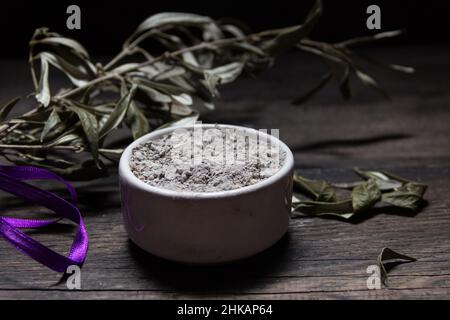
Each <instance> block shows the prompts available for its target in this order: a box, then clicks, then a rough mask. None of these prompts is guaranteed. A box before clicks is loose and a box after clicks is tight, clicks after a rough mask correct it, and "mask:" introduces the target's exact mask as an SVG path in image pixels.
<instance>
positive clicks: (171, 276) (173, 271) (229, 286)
mask: <svg viewBox="0 0 450 320" xmlns="http://www.w3.org/2000/svg"><path fill="white" fill-rule="evenodd" d="M289 242H290V239H289V233H287V234H286V235H284V236H283V238H281V239H280V240H279V241H278V242H277V243H276V244H274V245H273V246H272V247H270V248H268V249H266V250H265V251H263V252H261V253H259V254H257V255H255V256H252V257H250V258H246V259H243V260H239V261H235V262H232V263H227V264H219V265H207V266H205V265H188V264H180V263H176V262H171V261H168V260H165V259H162V258H158V257H156V256H154V255H151V254H149V253H147V252H145V251H144V250H142V249H140V248H139V247H138V246H137V245H135V244H134V243H133V242H132V241H129V248H130V252H131V255H132V256H133V258H135V260H136V261H137V266H138V267H139V269H140V271H141V272H143V273H145V274H146V276H147V277H148V278H149V279H151V280H152V281H155V282H156V283H157V284H158V285H160V286H161V289H162V290H168V291H183V292H191V293H217V292H220V293H224V294H226V293H236V292H242V291H244V292H245V291H246V290H248V289H249V288H252V287H253V286H255V285H259V286H260V285H261V284H264V282H263V281H261V278H264V277H267V276H268V275H270V274H271V275H273V274H276V273H277V272H276V271H277V268H279V266H280V264H279V262H280V261H281V260H285V258H286V255H287V248H288V247H289ZM272 281H273V280H272Z"/></svg>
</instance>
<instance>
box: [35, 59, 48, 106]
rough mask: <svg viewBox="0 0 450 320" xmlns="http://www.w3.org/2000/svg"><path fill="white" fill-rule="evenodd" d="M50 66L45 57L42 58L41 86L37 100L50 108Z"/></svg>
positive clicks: (39, 86)
mask: <svg viewBox="0 0 450 320" xmlns="http://www.w3.org/2000/svg"><path fill="white" fill-rule="evenodd" d="M48 71H49V64H48V60H47V59H46V58H45V57H41V76H40V79H39V85H38V88H37V90H36V100H37V101H38V102H40V103H42V104H43V105H44V107H48V105H49V104H50V99H51V95H50V84H49V82H48Z"/></svg>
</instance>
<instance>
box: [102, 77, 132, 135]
mask: <svg viewBox="0 0 450 320" xmlns="http://www.w3.org/2000/svg"><path fill="white" fill-rule="evenodd" d="M136 89H137V86H136V85H135V84H133V85H132V86H131V89H130V90H129V91H126V89H123V91H122V97H121V98H120V100H119V102H118V103H117V106H116V107H115V108H114V110H113V112H111V114H110V115H109V117H108V118H107V120H106V122H105V123H104V124H103V126H101V127H100V130H99V133H98V136H99V139H102V138H103V137H104V136H106V135H107V134H108V133H110V132H111V131H112V130H114V129H115V128H117V126H118V125H119V124H120V123H121V122H122V120H123V119H124V117H125V115H126V114H127V110H128V107H129V106H130V103H131V101H132V99H133V97H134V94H135V92H136Z"/></svg>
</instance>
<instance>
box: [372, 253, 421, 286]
mask: <svg viewBox="0 0 450 320" xmlns="http://www.w3.org/2000/svg"><path fill="white" fill-rule="evenodd" d="M414 261H417V259H416V258H413V257H410V256H407V255H404V254H401V253H398V252H395V251H394V250H392V249H390V248H387V247H385V248H383V249H382V250H381V252H380V254H379V255H378V258H377V264H378V267H379V268H380V277H381V281H382V282H383V284H384V285H386V281H387V278H388V271H389V270H388V269H387V268H386V267H387V265H388V264H390V263H395V264H402V263H409V262H414Z"/></svg>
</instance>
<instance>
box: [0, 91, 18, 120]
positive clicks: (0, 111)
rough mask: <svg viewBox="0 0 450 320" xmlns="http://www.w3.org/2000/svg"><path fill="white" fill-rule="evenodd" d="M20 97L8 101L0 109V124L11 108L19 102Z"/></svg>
mask: <svg viewBox="0 0 450 320" xmlns="http://www.w3.org/2000/svg"><path fill="white" fill-rule="evenodd" d="M20 99H21V98H20V97H15V98H13V99H11V100H9V101H8V102H7V103H6V104H5V105H3V106H2V107H1V108H0V122H2V121H3V120H5V119H6V117H7V116H8V114H9V113H10V112H11V110H12V108H14V106H15V105H16V104H17V102H19V101H20Z"/></svg>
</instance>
